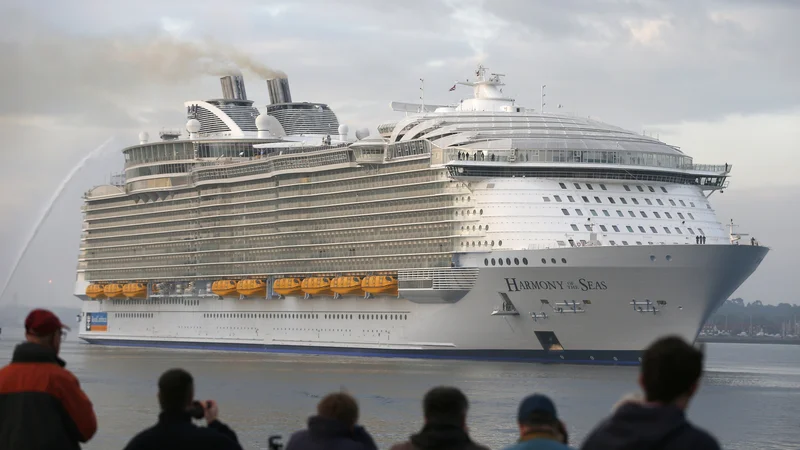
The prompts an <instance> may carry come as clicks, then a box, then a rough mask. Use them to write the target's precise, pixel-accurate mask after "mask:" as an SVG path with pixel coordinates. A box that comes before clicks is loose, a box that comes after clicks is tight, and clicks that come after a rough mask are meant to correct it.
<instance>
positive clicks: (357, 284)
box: [331, 277, 364, 295]
mask: <svg viewBox="0 0 800 450" xmlns="http://www.w3.org/2000/svg"><path fill="white" fill-rule="evenodd" d="M331 290H332V291H333V292H335V293H337V294H339V295H364V290H363V289H361V278H359V277H336V278H334V279H332V280H331Z"/></svg>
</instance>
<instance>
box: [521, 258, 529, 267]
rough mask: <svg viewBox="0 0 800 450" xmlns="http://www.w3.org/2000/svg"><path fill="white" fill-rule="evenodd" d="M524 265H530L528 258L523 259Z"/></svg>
mask: <svg viewBox="0 0 800 450" xmlns="http://www.w3.org/2000/svg"><path fill="white" fill-rule="evenodd" d="M522 264H525V265H526V266H527V265H528V258H522Z"/></svg>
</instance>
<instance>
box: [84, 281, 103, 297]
mask: <svg viewBox="0 0 800 450" xmlns="http://www.w3.org/2000/svg"><path fill="white" fill-rule="evenodd" d="M86 296H87V297H89V298H97V299H99V298H105V296H106V294H104V293H103V285H102V284H90V285H88V286H86Z"/></svg>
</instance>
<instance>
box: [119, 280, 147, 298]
mask: <svg viewBox="0 0 800 450" xmlns="http://www.w3.org/2000/svg"><path fill="white" fill-rule="evenodd" d="M122 294H123V295H125V297H128V298H147V285H146V284H144V283H128V284H126V285H125V286H123V287H122Z"/></svg>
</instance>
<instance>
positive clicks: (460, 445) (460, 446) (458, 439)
mask: <svg viewBox="0 0 800 450" xmlns="http://www.w3.org/2000/svg"><path fill="white" fill-rule="evenodd" d="M391 450H489V449H488V447H484V446H482V445H480V444H476V443H474V442H472V439H470V437H469V435H468V434H467V432H466V431H464V429H463V428H462V427H459V426H456V425H449V424H437V423H427V424H425V426H424V427H422V430H421V431H420V432H419V433H417V434H414V435H412V436H411V439H409V440H408V441H406V442H403V443H400V444H395V445H393V446H392V448H391Z"/></svg>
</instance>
